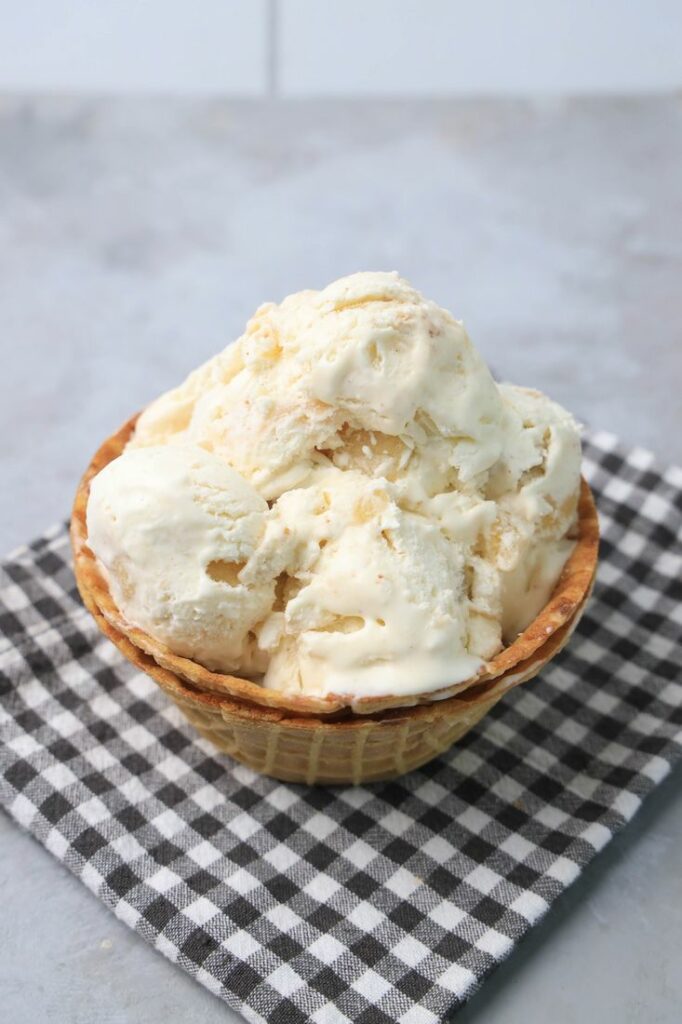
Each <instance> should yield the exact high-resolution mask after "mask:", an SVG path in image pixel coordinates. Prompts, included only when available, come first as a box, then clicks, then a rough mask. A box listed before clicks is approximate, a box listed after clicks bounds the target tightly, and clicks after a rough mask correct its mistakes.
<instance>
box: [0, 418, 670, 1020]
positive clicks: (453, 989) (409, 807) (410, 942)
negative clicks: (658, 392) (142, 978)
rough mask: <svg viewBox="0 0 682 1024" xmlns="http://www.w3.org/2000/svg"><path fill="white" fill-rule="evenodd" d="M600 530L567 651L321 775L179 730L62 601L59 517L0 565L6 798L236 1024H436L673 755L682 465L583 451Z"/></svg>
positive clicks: (0, 786) (594, 443)
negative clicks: (381, 767) (371, 781)
mask: <svg viewBox="0 0 682 1024" xmlns="http://www.w3.org/2000/svg"><path fill="white" fill-rule="evenodd" d="M585 454H586V473H587V475H588V477H589V480H590V483H591V484H592V486H593V488H594V490H595V493H596V496H597V502H598V505H599V509H600V513H601V517H602V527H603V543H602V550H601V567H600V571H599V577H598V584H597V587H596V589H595V593H594V597H593V599H592V601H591V603H590V605H589V607H588V610H587V612H586V614H585V617H584V618H583V620H582V624H581V626H580V627H579V630H578V633H577V634H576V635H575V637H574V638H573V640H572V642H571V643H570V644H569V646H568V648H567V649H566V650H565V651H564V652H563V653H562V654H561V655H560V656H559V657H558V658H557V659H556V661H555V662H554V663H552V664H551V665H550V666H549V667H548V668H546V669H545V670H544V672H543V673H542V675H541V677H540V678H537V679H535V680H533V681H532V682H530V683H528V684H526V685H525V686H522V687H519V688H518V689H516V690H514V691H512V692H511V693H509V694H508V695H507V696H506V697H505V698H504V700H503V701H502V702H501V703H500V704H499V705H497V707H496V708H495V709H494V710H493V712H492V713H491V714H490V715H489V716H488V717H486V718H485V719H484V720H483V721H482V722H481V723H480V724H479V725H478V727H477V728H476V729H475V730H474V731H473V732H472V733H470V734H469V735H468V736H467V737H466V738H465V739H464V740H463V741H461V742H460V743H459V744H457V745H456V746H455V747H453V748H452V749H451V750H450V751H449V752H448V753H447V754H445V755H444V756H442V757H440V758H438V760H436V761H433V762H432V763H431V764H429V765H426V766H425V767H424V768H421V769H420V770H418V771H415V772H413V773H412V774H410V775H408V776H406V777H404V778H402V779H398V780H397V781H394V782H386V783H381V784H376V785H372V786H362V787H357V788H353V787H347V788H341V787H338V788H333V789H315V788H308V787H305V786H293V785H284V784H281V783H278V782H275V781H273V780H271V779H266V778H263V777H261V776H259V775H256V774H254V772H252V771H250V770H249V769H247V768H244V767H242V766H241V765H238V764H236V763H235V762H234V761H232V760H231V759H230V758H229V757H227V756H221V755H219V754H217V753H215V752H214V750H213V749H212V748H211V746H210V744H209V743H207V742H206V741H204V740H201V739H198V738H197V737H196V735H195V734H194V732H193V730H192V728H191V727H190V726H189V725H187V724H186V723H185V721H184V719H183V717H182V716H181V713H180V712H179V711H178V710H177V709H176V708H175V706H173V705H171V704H170V703H169V702H168V701H167V699H166V698H165V697H164V695H163V694H162V693H161V691H160V690H158V689H157V687H156V685H155V684H154V683H153V682H152V681H151V680H150V679H148V678H147V677H146V676H144V675H141V674H140V673H139V672H138V671H136V670H135V669H134V668H132V667H131V666H130V665H129V664H128V663H127V662H125V661H123V659H122V658H121V656H120V655H119V654H118V652H117V651H116V650H115V648H114V647H113V646H112V645H111V644H110V643H109V642H108V641H107V640H105V639H103V638H102V637H101V635H100V634H99V632H98V630H97V628H96V627H95V625H94V623H93V622H92V620H91V618H90V616H89V615H88V613H87V612H86V611H85V610H84V609H83V607H82V606H81V604H80V601H79V598H78V595H77V592H76V588H75V584H74V579H73V575H72V573H71V569H70V558H69V548H68V540H67V533H66V528H65V527H64V526H61V527H59V528H57V529H54V530H52V531H50V532H49V533H47V534H46V535H45V536H44V537H42V538H40V539H39V540H37V541H35V542H34V543H32V544H30V545H29V546H28V547H26V548H22V549H21V550H20V551H18V552H17V553H16V554H15V555H14V556H13V557H12V558H10V559H9V560H8V561H7V562H6V563H5V565H4V567H3V569H2V573H1V576H0V637H1V639H0V740H1V747H0V802H1V803H2V805H4V807H5V808H6V810H7V811H8V812H9V814H10V815H11V816H12V817H13V818H14V819H15V820H16V821H17V822H18V823H19V824H20V825H22V826H23V827H25V828H26V829H28V830H29V831H30V832H32V833H33V834H34V835H35V836H36V838H38V839H39V840H40V842H41V843H43V844H44V846H45V847H47V849H48V850H49V851H50V852H51V853H52V854H53V855H54V856H56V857H57V858H58V859H59V860H61V861H63V862H64V863H65V864H66V865H68V867H69V868H70V869H71V870H72V871H73V872H74V874H76V875H77V876H78V877H79V878H80V879H81V880H82V881H83V882H84V883H85V885H87V886H88V887H89V888H90V889H91V890H92V891H93V892H94V893H96V894H97V896H98V897H99V898H100V899H101V900H103V901H104V902H105V903H106V904H107V905H108V906H109V907H111V909H112V910H113V911H114V912H115V913H116V915H117V916H118V917H119V918H121V920H123V921H125V922H126V923H127V924H128V925H129V926H130V927H131V928H134V929H135V930H136V931H137V932H139V934H140V935H141V936H142V937H143V938H145V939H146V940H147V941H148V942H150V943H151V944H152V945H153V946H155V947H156V948H157V949H158V950H160V951H161V952H162V953H163V954H165V955H166V956H167V957H169V958H170V959H171V960H173V961H175V962H176V963H178V964H179V965H180V966H181V967H183V968H184V969H185V970H187V971H189V972H190V973H191V974H192V975H193V976H194V977H195V978H196V979H197V980H198V981H200V982H201V983H202V984H204V985H206V986H207V987H208V988H209V989H211V991H213V992H215V993H216V995H218V996H220V997H221V998H222V999H224V1000H225V1001H226V1002H228V1003H229V1004H230V1005H231V1006H232V1007H235V1008H236V1009H238V1010H240V1011H241V1012H242V1014H243V1015H244V1016H245V1017H246V1019H247V1020H248V1021H253V1022H264V1021H267V1022H268V1024H304V1022H310V1021H312V1022H315V1024H346V1022H353V1024H435V1022H440V1021H444V1020H446V1019H447V1018H448V1017H449V1016H450V1014H451V1013H452V1012H453V1011H454V1010H455V1009H456V1008H457V1007H458V1006H460V1005H461V1004H462V1003H463V1002H464V1001H465V1000H466V999H467V997H468V996H469V995H470V994H471V993H472V991H473V990H474V989H475V988H476V987H477V985H479V984H480V982H481V981H482V980H483V979H484V978H485V977H486V976H487V975H488V974H489V973H490V972H491V971H492V970H493V969H494V968H495V966H496V964H498V963H499V962H500V960H502V959H503V958H504V957H506V956H507V955H508V954H509V953H510V951H511V950H512V949H513V947H514V945H515V943H516V942H518V941H519V939H520V938H521V937H522V936H523V935H524V933H525V932H526V931H527V930H528V929H529V928H530V927H531V926H532V925H533V924H534V923H535V922H537V921H538V920H539V919H540V918H541V917H542V916H543V914H545V913H546V911H547V909H548V907H549V906H550V905H551V903H552V902H553V900H555V899H556V898H557V896H559V895H560V893H561V892H562V891H563V890H564V889H565V888H566V887H567V886H569V885H570V884H571V882H573V881H574V880H575V878H576V877H577V876H578V875H579V874H580V871H581V869H582V867H583V866H584V865H585V864H587V862H588V861H589V860H591V858H592V857H593V856H594V855H595V853H596V852H597V851H598V850H600V849H601V848H602V847H603V846H605V845H606V843H608V841H609V839H610V838H611V836H612V835H613V834H614V832H616V831H617V830H618V829H619V828H620V827H621V826H622V825H623V824H624V823H625V822H626V821H628V819H630V818H631V817H632V815H633V814H634V813H635V811H636V810H637V808H638V807H639V805H640V803H641V801H642V800H643V798H644V797H645V796H646V794H647V793H649V792H650V791H651V789H653V787H654V786H655V785H656V784H657V783H658V782H660V781H661V779H662V778H663V777H664V776H665V775H666V774H667V773H668V772H669V771H670V768H671V765H672V764H673V762H674V761H675V760H676V758H678V757H679V755H680V751H681V749H682V746H681V745H682V681H681V679H680V667H681V655H680V651H681V647H680V640H681V639H682V604H681V603H680V597H681V596H682V595H681V589H682V587H681V582H680V581H681V578H682V547H681V545H680V534H681V525H682V472H680V470H676V469H670V470H667V471H665V472H658V471H656V470H655V469H654V468H653V462H652V457H651V456H650V455H649V454H648V453H646V452H644V451H643V450H641V449H635V450H631V451H627V452H626V451H624V450H622V449H621V448H620V447H619V446H618V444H617V443H616V441H615V439H614V438H613V437H612V436H611V435H608V434H603V433H601V434H592V435H590V436H589V437H588V440H587V442H586V445H585Z"/></svg>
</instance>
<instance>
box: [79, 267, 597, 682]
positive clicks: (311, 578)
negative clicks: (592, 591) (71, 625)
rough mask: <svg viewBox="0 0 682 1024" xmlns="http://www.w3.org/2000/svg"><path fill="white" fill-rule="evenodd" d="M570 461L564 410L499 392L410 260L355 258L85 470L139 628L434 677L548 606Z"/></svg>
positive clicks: (408, 677)
mask: <svg viewBox="0 0 682 1024" xmlns="http://www.w3.org/2000/svg"><path fill="white" fill-rule="evenodd" d="M579 474H580V443H579V436H578V428H577V426H576V424H575V422H574V421H573V419H572V418H571V416H570V415H569V414H568V413H567V412H565V411H564V410H563V409H561V408H560V407H559V406H558V405H556V404H555V403H554V402H551V401H550V400H549V399H548V398H546V397H545V396H544V395H541V394H540V393H539V392H536V391H530V390H527V389H523V388H516V387H512V386H511V385H500V386H498V385H496V384H495V382H494V381H493V379H492V377H491V376H490V373H489V371H488V369H487V367H486V366H485V364H484V363H483V361H482V360H481V358H480V356H479V355H478V353H477V352H476V350H475V349H474V348H473V347H472V345H471V342H470V341H469V338H468V336H467V334H466V331H465V330H464V328H463V326H462V324H461V323H459V322H458V321H456V320H455V319H453V317H452V316H451V315H450V314H449V313H448V312H446V311H445V310H443V309H441V308H440V307H438V306H437V305H435V304H434V303H432V302H429V301H428V300H426V299H424V298H423V297H422V296H421V295H420V294H419V293H418V292H417V291H415V290H414V289H413V288H412V287H411V286H410V285H409V284H408V283H407V282H406V281H403V280H402V279H401V278H399V277H398V275H397V274H388V273H362V274H354V275H352V276H351V277H347V278H343V279H341V280H340V281H336V282H334V283H333V284H331V285H329V287H327V288H325V289H324V290H323V291H320V292H314V291H306V292H300V293H298V294H296V295H291V296H289V297H288V298H286V299H285V300H284V301H283V302H282V303H280V304H279V305H274V304H272V303H269V304H267V305H264V306H262V307H261V308H260V309H259V310H258V311H257V312H256V314H255V315H254V317H253V318H252V320H251V321H249V323H248V325H247V328H246V331H245V333H244V334H243V335H242V337H241V338H240V339H239V340H238V341H237V342H236V343H235V344H234V345H232V346H230V347H229V348H228V349H226V350H225V352H223V353H221V354H219V355H218V356H216V357H215V358H214V359H212V360H211V361H210V362H208V363H206V364H205V365H204V366H202V367H200V368H199V369H198V370H196V371H195V372H194V373H192V374H191V375H190V377H189V378H188V379H187V381H185V383H184V384H182V385H180V387H178V388H176V389H174V390H173V391H170V392H168V393H167V394H165V395H162V396H161V397H160V398H159V399H157V401H156V402H154V403H153V404H152V405H151V406H150V407H149V408H148V409H147V410H146V411H145V412H144V413H143V414H142V416H141V417H140V419H139V420H138V424H137V428H136V431H135V435H134V437H133V439H132V441H131V443H130V445H129V446H128V449H127V450H126V451H125V452H124V453H123V455H122V456H121V457H120V458H119V459H117V460H115V461H114V462H113V463H111V464H110V465H109V466H108V467H107V468H106V469H104V470H103V471H102V472H101V473H100V474H99V475H98V476H97V477H96V478H95V479H94V480H93V484H92V489H91V496H90V501H89V506H88V534H89V544H90V546H91V548H92V549H93V551H94V553H95V554H96V556H97V557H98V559H99V561H100V563H101V565H102V566H103V568H104V570H105V572H106V574H107V577H108V579H109V582H110V586H111V589H112V595H113V597H114V600H115V601H116V603H117V605H118V606H119V608H120V609H121V611H122V612H123V614H124V615H126V616H127V618H128V619H129V620H130V622H131V623H133V624H135V625H138V626H140V627H141V628H143V629H145V630H147V631H148V632H149V633H151V634H152V635H154V636H156V637H157V638H158V639H160V640H162V641H163V642H165V643H166V644H167V645H168V647H169V648H171V650H173V651H175V652H176V653H178V654H184V655H187V656H189V657H193V658H194V659H195V660H197V661H199V662H201V663H203V664H205V665H206V666H207V667H208V668H211V669H215V670H219V671H231V672H237V673H241V674H245V675H253V674H255V673H259V674H260V673H262V675H263V683H264V685H265V686H269V687H274V688H277V689H281V690H287V691H302V692H305V693H309V694H316V695H324V694H330V693H335V694H348V695H352V696H363V695H370V694H371V695H380V694H399V693H420V692H424V691H429V690H435V689H438V688H440V687H443V686H447V685H451V684H453V683H457V682H460V681H464V680H465V679H469V678H471V677H472V676H474V675H475V674H476V673H477V671H478V670H479V669H480V668H481V667H482V665H483V664H484V662H485V660H487V659H489V658H491V657H492V656H493V655H494V654H495V653H497V651H498V650H499V649H500V647H501V646H502V644H503V643H508V642H510V641H511V640H512V639H513V638H514V637H515V636H516V634H517V633H518V632H519V631H521V630H522V629H524V628H525V626H526V625H528V623H529V622H530V621H532V619H533V618H534V617H535V616H536V615H537V613H538V612H539V610H540V609H541V608H542V606H543V605H544V604H545V603H546V601H547V600H548V598H549V595H550V594H551V591H552V589H553V587H554V586H555V584H556V581H557V579H558V577H559V575H560V572H561V569H562V567H563V565H564V564H565V561H566V559H567V557H568V555H569V553H570V551H571V549H572V542H571V540H570V539H569V538H568V535H570V531H571V528H572V526H573V524H574V522H575V516H576V507H577V497H578V490H579V480H580V476H579ZM221 565H222V566H228V567H229V568H224V569H219V568H216V567H217V566H218V567H219V566H221Z"/></svg>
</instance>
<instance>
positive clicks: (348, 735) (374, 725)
mask: <svg viewBox="0 0 682 1024" xmlns="http://www.w3.org/2000/svg"><path fill="white" fill-rule="evenodd" d="M590 592H591V587H590V588H589V590H588V593H587V594H586V595H585V598H584V600H583V602H582V604H580V605H579V606H578V608H577V609H576V610H575V612H574V615H573V617H572V618H571V619H569V621H568V622H565V623H564V624H563V626H561V628H560V629H558V630H557V631H556V632H555V633H554V634H553V635H552V636H551V637H550V638H549V639H548V640H547V641H546V643H545V644H543V646H542V649H541V650H540V651H537V652H536V653H535V654H534V655H532V656H531V657H530V658H528V659H526V660H525V661H524V662H522V663H520V664H517V665H516V666H515V671H513V672H511V671H510V672H507V673H505V674H504V675H501V676H499V677H498V678H497V679H493V680H489V681H488V682H485V683H480V684H478V685H475V686H471V687H469V688H468V689H467V690H465V691H464V692H463V693H461V694H459V695H458V696H455V697H449V698H447V699H446V700H442V701H434V702H432V703H431V704H420V705H415V706H412V707H404V708H392V709H388V710H385V711H383V712H379V713H375V714H369V715H354V714H353V713H352V712H351V711H350V710H349V709H348V708H346V709H343V710H341V711H339V712H337V715H336V716H333V715H324V716H322V717H320V716H314V715H296V714H294V715H290V714H289V715H287V713H286V712H285V711H283V710H282V709H280V708H268V707H263V706H260V705H256V704H253V703H250V702H249V703H245V702H242V701H238V700H235V699H234V698H232V697H228V696H225V695H218V694H215V693H209V692H206V691H200V690H196V689H195V688H194V687H193V686H191V684H189V683H187V682H186V681H185V680H184V679H182V678H180V677H179V676H177V675H175V674H174V673H173V672H171V671H169V670H168V669H166V668H163V667H162V666H161V665H159V664H158V662H156V661H155V659H154V658H153V657H151V655H149V654H146V653H145V652H144V651H143V650H141V649H140V648H139V647H137V646H136V645H135V644H134V643H132V642H131V641H130V640H129V639H128V637H127V636H126V635H125V634H123V633H120V632H118V631H117V630H116V629H115V628H114V627H113V626H112V625H111V623H110V622H109V621H108V620H107V619H106V618H105V617H104V616H103V615H102V613H101V612H100V610H99V609H98V608H97V605H96V604H95V603H94V602H92V600H91V599H90V598H89V597H88V598H86V600H85V603H86V605H87V607H88V609H89V611H90V612H91V613H92V615H93V617H94V619H95V621H96V622H97V625H98V626H99V628H100V630H101V631H102V633H103V634H104V635H105V636H107V637H108V638H109V639H110V640H111V641H112V642H113V643H114V644H115V645H116V647H118V649H119V650H120V651H121V653H122V654H123V655H124V656H125V657H126V658H127V659H128V660H129V661H130V662H132V663H133V664H134V665H135V666H136V667H137V668H139V669H141V670H142V671H143V672H145V673H147V675H149V676H151V678H152V679H154V680H155V682H156V683H157V684H158V685H159V687H160V688H161V689H162V690H163V691H164V692H165V693H166V695H167V696H168V697H170V698H171V700H173V701H174V703H175V704H177V705H178V707H179V708H180V709H181V710H182V711H183V712H184V714H185V716H186V717H187V719H188V720H189V721H190V722H191V723H192V725H194V726H195V728H196V729H197V730H198V731H199V732H200V733H201V734H202V736H204V737H205V738H206V739H208V740H210V741H211V742H212V743H213V744H214V746H216V747H217V748H218V750H220V751H222V752H224V753H227V754H230V755H231V756H232V757H234V758H236V760H238V761H241V762H242V764H245V765H247V766H248V767H249V768H252V769H253V770H255V771H258V772H262V773H263V774H265V775H270V776H273V777H274V778H276V779H280V780H281V781H283V782H296V783H306V784H307V785H313V784H316V785H347V784H349V783H352V784H353V785H358V784H361V783H362V784H367V783H372V782H380V781H383V780H386V779H392V778H396V777H397V776H400V775H403V774H405V773H406V772H409V771H413V770H414V769H416V768H419V767H420V766H421V765H423V764H426V762H428V761H431V760H432V759H433V758H434V757H437V756H438V755H439V754H442V753H443V752H444V751H445V750H447V749H448V748H449V747H450V746H451V745H452V744H453V743H455V742H456V741H457V740H459V739H461V737H462V736H464V734H465V733H467V732H468V731H469V730H470V729H471V728H473V727H474V726H475V725H476V724H477V723H478V722H479V721H480V720H481V719H482V718H483V717H484V716H485V715H486V714H487V713H488V711H490V709H491V708H492V707H493V706H494V705H495V704H496V703H497V702H498V701H499V700H500V699H501V698H502V697H503V696H504V695H505V693H506V692H507V691H508V690H510V689H512V688H513V687H515V686H518V685H519V684H520V683H524V682H527V681H528V680H529V679H532V678H533V676H535V675H537V673H538V672H540V670H541V669H542V668H543V667H544V665H546V664H547V662H548V661H550V660H551V659H552V658H553V657H554V656H555V655H556V654H557V653H558V652H559V651H560V650H561V648H562V647H563V646H564V645H565V644H566V643H567V641H568V639H569V638H570V636H571V634H572V632H573V630H574V629H575V627H576V625H577V623H578V621H579V620H580V617H581V615H582V613H583V610H584V608H585V605H586V603H587V601H588V599H589V596H590Z"/></svg>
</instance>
